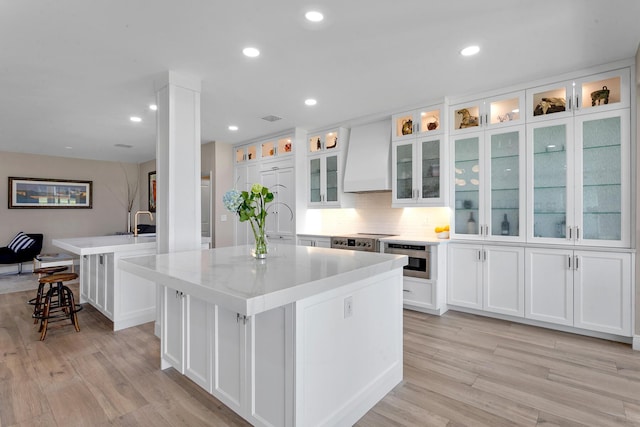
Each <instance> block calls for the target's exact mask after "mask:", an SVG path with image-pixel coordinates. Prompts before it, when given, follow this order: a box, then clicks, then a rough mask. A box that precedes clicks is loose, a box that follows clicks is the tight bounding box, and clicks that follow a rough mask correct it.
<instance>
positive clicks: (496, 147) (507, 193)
mask: <svg viewBox="0 0 640 427" xmlns="http://www.w3.org/2000/svg"><path fill="white" fill-rule="evenodd" d="M524 134H525V130H524V126H522V125H516V126H503V127H500V128H496V129H488V130H486V131H481V132H474V133H465V134H463V135H456V136H455V137H453V141H452V150H453V159H454V168H453V173H452V174H451V175H452V179H453V187H454V188H453V198H454V200H455V209H454V212H453V226H452V227H451V232H452V235H453V237H454V238H459V239H476V240H485V239H487V240H502V241H523V240H524V236H525V234H524V220H525V211H524V206H525V200H526V199H525V144H524V137H525V135H524Z"/></svg>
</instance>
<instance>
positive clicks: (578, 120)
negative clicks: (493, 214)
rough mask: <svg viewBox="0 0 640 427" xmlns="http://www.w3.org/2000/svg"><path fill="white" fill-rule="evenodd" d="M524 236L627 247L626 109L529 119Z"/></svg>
mask: <svg viewBox="0 0 640 427" xmlns="http://www.w3.org/2000/svg"><path fill="white" fill-rule="evenodd" d="M527 130H528V150H527V151H528V154H529V161H528V176H529V182H530V183H531V187H532V191H530V192H529V195H528V207H529V209H528V210H527V211H528V221H527V222H528V239H529V241H532V242H540V243H562V244H568V245H590V246H606V247H629V244H630V230H629V228H630V213H631V205H630V187H629V185H630V179H631V174H630V147H629V146H630V144H629V139H630V130H629V110H628V109H622V110H611V111H605V112H601V113H593V114H584V115H580V116H576V117H575V118H564V119H555V120H546V121H540V122H537V123H534V124H531V125H528V129H527Z"/></svg>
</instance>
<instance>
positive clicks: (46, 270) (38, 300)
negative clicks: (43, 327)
mask: <svg viewBox="0 0 640 427" xmlns="http://www.w3.org/2000/svg"><path fill="white" fill-rule="evenodd" d="M66 269H67V267H65V266H58V267H43V268H37V269H35V270H33V274H37V275H38V283H39V284H38V292H37V293H36V296H35V298H31V299H30V300H29V301H28V304H31V305H33V318H34V319H33V323H34V324H36V323H38V317H37V315H39V314H40V311H39V310H40V309H41V308H42V302H43V301H42V300H43V298H44V296H45V295H46V294H45V292H44V287H45V285H46V283H44V282H41V281H40V279H41V278H42V276H45V275H46V276H50V275H52V274H55V273H60V272H62V271H65V270H66ZM49 289H51V283H49Z"/></svg>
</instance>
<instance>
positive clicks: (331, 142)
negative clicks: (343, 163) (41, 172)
mask: <svg viewBox="0 0 640 427" xmlns="http://www.w3.org/2000/svg"><path fill="white" fill-rule="evenodd" d="M324 145H325V149H327V150H332V149H335V148H338V132H329V133H328V134H326V135H325V136H324Z"/></svg>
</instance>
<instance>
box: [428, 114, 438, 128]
mask: <svg viewBox="0 0 640 427" xmlns="http://www.w3.org/2000/svg"><path fill="white" fill-rule="evenodd" d="M438 126H439V123H438V118H437V117H432V118H431V121H430V122H429V123H427V130H436V129H438Z"/></svg>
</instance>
